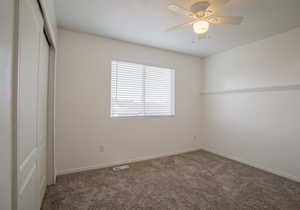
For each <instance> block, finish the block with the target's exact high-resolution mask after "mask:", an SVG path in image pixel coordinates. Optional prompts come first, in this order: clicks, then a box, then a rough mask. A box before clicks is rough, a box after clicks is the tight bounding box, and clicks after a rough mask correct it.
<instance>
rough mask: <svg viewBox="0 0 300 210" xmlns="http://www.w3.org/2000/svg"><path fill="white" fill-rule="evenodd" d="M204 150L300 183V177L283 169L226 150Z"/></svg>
mask: <svg viewBox="0 0 300 210" xmlns="http://www.w3.org/2000/svg"><path fill="white" fill-rule="evenodd" d="M202 150H203V151H206V152H210V153H213V154H215V155H218V156H222V157H224V158H227V159H230V160H234V161H237V162H239V163H242V164H245V165H248V166H251V167H254V168H257V169H260V170H263V171H265V172H268V173H271V174H274V175H277V176H281V177H284V178H287V179H290V180H292V181H295V182H299V183H300V177H297V176H294V175H291V174H288V173H286V172H283V171H280V170H277V169H271V168H269V167H266V166H262V165H259V164H257V163H254V162H252V161H249V160H243V159H241V158H238V157H235V156H233V155H231V154H225V153H224V152H218V151H216V150H214V149H208V148H202Z"/></svg>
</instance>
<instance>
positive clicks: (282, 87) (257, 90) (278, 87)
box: [201, 84, 300, 95]
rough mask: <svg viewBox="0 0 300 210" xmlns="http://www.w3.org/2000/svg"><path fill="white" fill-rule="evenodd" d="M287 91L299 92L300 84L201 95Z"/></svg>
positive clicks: (210, 92) (205, 92) (211, 92)
mask: <svg viewBox="0 0 300 210" xmlns="http://www.w3.org/2000/svg"><path fill="white" fill-rule="evenodd" d="M287 90H300V84H291V85H281V86H267V87H255V88H241V89H231V90H220V91H203V92H201V95H221V94H232V93H252V92H269V91H287Z"/></svg>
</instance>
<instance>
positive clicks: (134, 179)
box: [42, 151, 300, 210]
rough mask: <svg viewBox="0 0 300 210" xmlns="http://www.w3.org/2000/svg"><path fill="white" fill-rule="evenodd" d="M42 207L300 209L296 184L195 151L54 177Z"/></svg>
mask: <svg viewBox="0 0 300 210" xmlns="http://www.w3.org/2000/svg"><path fill="white" fill-rule="evenodd" d="M42 209H43V210H56V209H60V210H64V209H68V210H77V209H89V210H96V209H103V210H104V209H110V210H119V209H128V210H129V209H130V210H138V209H147V210H148V209H149V210H167V209H177V210H185V209H201V210H202V209H203V210H217V209H220V210H227V209H229V210H234V209H237V210H242V209H251V210H254V209H259V210H261V209H272V210H275V209H283V210H289V209H295V210H296V209H297V210H299V209H300V183H297V182H293V181H290V180H287V179H284V178H282V177H278V176H275V175H272V174H269V173H266V172H264V171H261V170H258V169H255V168H252V167H249V166H246V165H243V164H240V163H237V162H234V161H231V160H228V159H225V158H222V157H219V156H216V155H213V154H211V153H207V152H204V151H197V152H190V153H185V154H182V155H176V156H171V157H166V158H160V159H155V160H149V161H143V162H137V163H133V164H130V169H127V170H123V171H118V172H114V171H112V169H111V168H106V169H98V170H92V171H86V172H81V173H76V174H69V175H63V176H59V177H58V178H57V184H55V185H53V186H50V187H48V189H47V193H46V196H45V199H44V203H43V208H42Z"/></svg>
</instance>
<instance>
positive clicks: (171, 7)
mask: <svg viewBox="0 0 300 210" xmlns="http://www.w3.org/2000/svg"><path fill="white" fill-rule="evenodd" d="M168 9H169V10H171V11H172V12H175V13H177V14H180V15H184V16H187V17H190V18H194V17H195V14H194V13H192V12H191V11H188V10H186V9H184V8H182V7H180V6H178V5H176V4H170V5H169V6H168Z"/></svg>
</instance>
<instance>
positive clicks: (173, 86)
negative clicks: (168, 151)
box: [110, 60, 176, 118]
mask: <svg viewBox="0 0 300 210" xmlns="http://www.w3.org/2000/svg"><path fill="white" fill-rule="evenodd" d="M114 62H116V63H127V64H131V65H142V66H143V69H144V71H145V68H146V67H153V68H161V69H166V70H171V72H172V73H171V93H170V97H171V112H170V113H171V114H161V115H159V114H154V115H147V114H145V110H144V114H142V115H124V116H114V115H113V112H112V109H113V97H112V96H113V93H112V77H113V69H112V67H113V63H114ZM110 64H111V65H110V118H131V117H146V118H148V117H174V116H175V114H176V76H175V74H176V71H175V69H173V68H167V67H159V66H153V65H146V64H140V63H134V62H128V61H121V60H112V61H111V63H110ZM145 84H146V82H145V80H144V81H143V87H144V91H145ZM144 95H146V94H145V92H144ZM145 98H146V97H145ZM145 98H144V100H145ZM144 102H145V101H144Z"/></svg>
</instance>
